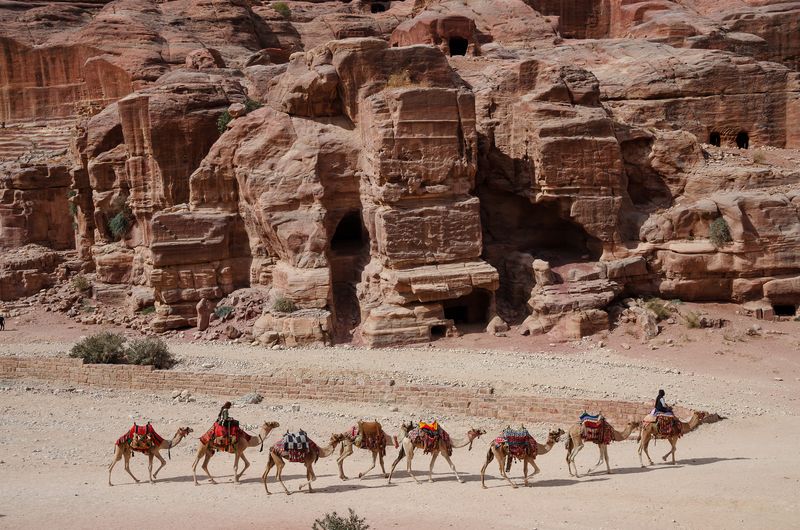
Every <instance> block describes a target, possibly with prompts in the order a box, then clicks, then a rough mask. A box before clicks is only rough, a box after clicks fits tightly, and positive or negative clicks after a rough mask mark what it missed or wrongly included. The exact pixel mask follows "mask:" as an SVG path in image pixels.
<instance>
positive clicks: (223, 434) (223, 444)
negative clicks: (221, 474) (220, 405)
mask: <svg viewBox="0 0 800 530" xmlns="http://www.w3.org/2000/svg"><path fill="white" fill-rule="evenodd" d="M239 438H244V440H245V441H248V442H249V441H250V439H251V438H252V436H250V435H249V434H247V433H246V432H244V431H243V430H242V429H241V428H239V422H238V421H236V420H228V421H227V422H226V423H225V425H222V424H221V423H219V422H216V421H215V422H214V425H213V427H211V428H210V429H209V430H208V431H207V432H206V433H205V434H204V435H203V436H201V437H200V443H202V444H203V445H206V446H208V447H209V448H210V449H212V450H215V451H225V452H229V453H232V452H234V450H235V448H236V444H237V443H238V441H239Z"/></svg>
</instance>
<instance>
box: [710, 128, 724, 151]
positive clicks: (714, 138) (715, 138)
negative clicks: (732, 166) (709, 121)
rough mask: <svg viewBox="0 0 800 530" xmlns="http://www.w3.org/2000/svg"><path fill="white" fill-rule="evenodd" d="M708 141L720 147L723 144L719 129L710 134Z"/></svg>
mask: <svg viewBox="0 0 800 530" xmlns="http://www.w3.org/2000/svg"><path fill="white" fill-rule="evenodd" d="M708 143H710V144H711V145H713V146H715V147H720V146H721V145H722V135H721V134H719V133H718V132H717V131H713V132H712V133H711V134H709V135H708Z"/></svg>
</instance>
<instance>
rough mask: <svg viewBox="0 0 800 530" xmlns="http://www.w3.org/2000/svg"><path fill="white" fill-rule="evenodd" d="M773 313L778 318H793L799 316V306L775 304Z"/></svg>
mask: <svg viewBox="0 0 800 530" xmlns="http://www.w3.org/2000/svg"><path fill="white" fill-rule="evenodd" d="M772 312H773V313H775V316H776V317H793V316H795V314H797V306H793V305H791V304H774V305H773V306H772Z"/></svg>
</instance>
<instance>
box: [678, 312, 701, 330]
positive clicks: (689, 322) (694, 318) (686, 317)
mask: <svg viewBox="0 0 800 530" xmlns="http://www.w3.org/2000/svg"><path fill="white" fill-rule="evenodd" d="M681 316H682V317H683V321H684V322H686V327H687V328H689V329H698V328H699V327H700V313H698V312H696V311H687V312H686V313H684V314H683V315H681Z"/></svg>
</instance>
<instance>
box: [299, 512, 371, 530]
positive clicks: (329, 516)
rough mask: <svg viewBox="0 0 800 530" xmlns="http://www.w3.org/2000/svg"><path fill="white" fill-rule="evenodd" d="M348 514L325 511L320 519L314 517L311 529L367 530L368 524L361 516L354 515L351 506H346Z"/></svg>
mask: <svg viewBox="0 0 800 530" xmlns="http://www.w3.org/2000/svg"><path fill="white" fill-rule="evenodd" d="M347 511H348V512H349V516H348V517H347V518H344V517H342V516H341V515H339V514H337V513H336V512H333V513H326V514H325V517H323V518H322V519H316V520H315V521H314V526H312V527H311V529H312V530H367V529H368V528H369V525H368V524H367V523H366V520H365V519H364V518H363V517H359V516H358V515H356V512H354V511H353V509H352V508H348V509H347Z"/></svg>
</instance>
